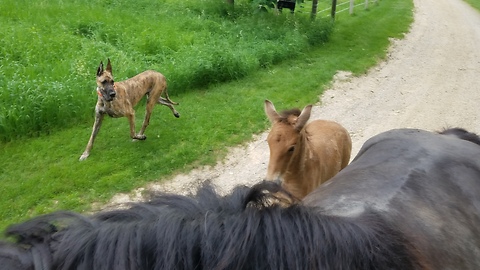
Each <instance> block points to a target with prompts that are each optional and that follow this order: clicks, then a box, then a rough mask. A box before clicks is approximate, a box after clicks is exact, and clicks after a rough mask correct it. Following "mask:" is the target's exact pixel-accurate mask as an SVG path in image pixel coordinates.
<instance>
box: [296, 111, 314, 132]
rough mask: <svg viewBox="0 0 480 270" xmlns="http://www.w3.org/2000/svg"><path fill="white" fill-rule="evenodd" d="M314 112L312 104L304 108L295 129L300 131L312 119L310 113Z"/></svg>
mask: <svg viewBox="0 0 480 270" xmlns="http://www.w3.org/2000/svg"><path fill="white" fill-rule="evenodd" d="M311 113H312V105H307V106H305V108H303V110H302V112H301V113H300V115H299V116H298V119H297V123H296V124H295V129H296V130H298V131H300V130H302V128H303V127H304V126H305V124H306V123H307V121H308V119H310V114H311Z"/></svg>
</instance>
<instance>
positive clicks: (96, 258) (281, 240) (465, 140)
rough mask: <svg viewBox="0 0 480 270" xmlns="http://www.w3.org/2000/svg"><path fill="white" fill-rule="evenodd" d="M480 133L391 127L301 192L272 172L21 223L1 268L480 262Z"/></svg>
mask: <svg viewBox="0 0 480 270" xmlns="http://www.w3.org/2000/svg"><path fill="white" fill-rule="evenodd" d="M479 142H480V139H479V138H478V136H476V135H475V134H473V133H468V132H467V131H465V130H462V129H450V130H447V131H444V132H443V133H440V134H438V133H430V132H426V131H421V130H408V129H402V130H393V131H389V132H386V133H383V134H380V135H378V136H376V137H374V138H372V139H370V140H368V141H367V142H366V143H365V145H364V146H363V148H362V149H361V150H360V153H359V154H358V156H357V157H356V158H355V159H354V161H353V162H352V163H351V164H350V165H348V166H347V167H346V168H345V169H343V170H342V171H341V172H340V173H338V174H337V175H336V176H335V177H334V178H332V179H331V180H330V181H328V182H326V183H325V184H324V185H322V186H320V187H319V188H318V189H316V190H315V191H313V192H312V193H311V194H310V195H308V196H307V197H305V199H304V200H303V202H301V203H299V204H294V205H291V206H287V207H281V206H278V205H277V204H275V203H272V202H271V198H270V196H272V194H277V193H278V192H279V191H280V187H279V186H277V184H275V183H271V182H262V183H260V184H258V185H255V186H253V187H252V188H248V187H237V188H236V189H234V191H233V192H232V193H231V194H229V195H227V196H224V197H222V196H219V195H218V194H217V193H216V192H215V191H214V189H213V188H212V187H211V186H210V185H204V186H203V187H201V188H199V190H198V191H197V194H195V195H192V196H180V195H171V194H170V195H169V194H163V195H159V196H156V197H154V198H153V199H152V200H150V201H149V202H147V203H138V204H136V205H133V206H132V207H131V208H130V209H125V210H115V211H108V212H103V213H97V214H95V215H93V216H83V215H79V214H76V213H71V212H57V213H53V214H48V215H44V216H40V217H36V218H34V219H32V220H29V221H27V222H24V223H22V224H18V225H13V226H11V227H10V228H8V229H7V231H6V234H7V236H8V237H9V239H10V241H5V242H3V243H0V267H1V268H2V269H327V270H328V269H332V270H333V269H359V270H360V269H362V270H364V269H382V270H383V269H402V270H405V269H435V270H437V269H480V146H479V145H478V143H479Z"/></svg>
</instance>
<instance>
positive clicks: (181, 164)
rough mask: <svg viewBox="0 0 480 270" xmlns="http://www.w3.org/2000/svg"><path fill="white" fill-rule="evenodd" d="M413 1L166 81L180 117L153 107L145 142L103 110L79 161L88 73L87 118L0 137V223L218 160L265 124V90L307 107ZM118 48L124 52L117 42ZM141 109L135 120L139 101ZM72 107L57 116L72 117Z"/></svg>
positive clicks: (73, 206)
mask: <svg viewBox="0 0 480 270" xmlns="http://www.w3.org/2000/svg"><path fill="white" fill-rule="evenodd" d="M307 4H308V3H307ZM412 8H413V4H412V1H410V0H409V1H406V0H405V1H393V0H382V1H379V5H378V6H374V7H371V8H370V9H369V10H367V11H363V10H362V11H361V12H356V13H355V15H354V16H349V15H348V13H342V14H339V15H338V16H337V21H336V26H335V30H334V32H333V33H332V36H331V38H330V41H329V42H328V43H326V44H323V45H317V46H314V47H312V48H310V49H309V50H307V51H303V52H299V53H298V54H297V55H296V56H295V57H294V58H292V59H289V60H284V61H282V62H280V63H277V64H276V65H274V64H270V65H268V66H266V67H265V68H264V69H259V70H258V71H256V72H254V73H251V74H249V75H246V76H245V77H243V78H239V79H236V80H233V81H230V82H224V83H220V82H217V83H214V84H210V85H208V86H204V87H197V88H195V91H184V92H182V91H178V89H176V88H173V87H172V88H171V89H170V91H171V92H170V93H171V97H172V99H174V100H175V101H178V102H180V105H179V106H177V110H178V111H179V112H180V113H181V118H179V119H176V118H174V117H173V116H172V115H171V113H170V111H169V110H168V109H167V108H166V107H160V106H159V107H157V108H156V109H155V110H154V112H153V115H152V119H151V123H150V126H149V128H148V129H147V131H146V135H147V137H148V139H147V140H146V141H142V142H132V141H131V140H130V139H129V136H128V123H127V120H126V119H125V118H120V119H110V118H107V119H105V122H104V125H103V126H102V129H101V131H100V133H99V136H98V137H97V140H96V143H95V145H94V148H93V150H92V153H91V156H90V157H89V158H88V159H87V160H86V161H83V162H79V161H78V158H79V156H80V154H81V153H82V152H83V150H84V148H85V146H86V143H87V140H88V137H89V136H90V132H91V125H92V123H93V106H94V103H95V100H96V96H95V93H94V91H93V89H91V88H92V84H93V81H92V80H93V78H91V79H92V80H90V82H84V84H85V87H84V89H75V91H86V92H87V94H86V96H87V97H88V102H85V104H83V106H85V107H88V111H89V113H88V114H89V117H88V120H84V121H76V120H75V121H72V122H73V124H72V125H71V126H70V127H69V128H63V129H61V130H59V131H56V132H51V133H50V134H44V133H40V134H39V137H36V138H30V139H22V140H13V141H10V142H6V143H3V144H1V145H0V147H1V148H0V162H1V164H2V166H1V167H0V183H1V184H0V192H1V194H2V196H1V198H0V217H1V221H0V227H1V228H4V227H5V226H7V225H8V224H11V223H14V222H19V221H22V220H25V219H27V218H29V217H31V216H34V215H39V214H42V213H46V212H50V211H54V210H58V209H69V210H75V211H88V210H90V209H91V206H92V204H93V203H100V204H101V203H104V202H106V201H107V200H109V199H110V198H111V196H112V195H114V194H115V193H118V192H128V191H131V190H132V189H134V188H136V187H140V186H142V185H145V184H146V183H148V182H153V181H161V180H164V179H168V178H169V177H171V176H173V175H174V174H176V173H179V172H187V171H189V170H191V169H192V168H195V167H197V166H199V165H204V164H214V163H215V162H216V161H217V160H220V159H222V158H223V157H224V156H225V154H226V149H227V147H229V146H234V145H238V144H241V143H244V142H245V141H248V140H250V139H251V138H252V134H256V133H260V132H262V131H264V130H265V129H266V128H267V127H268V121H267V120H266V117H265V116H264V112H263V100H264V99H267V98H268V99H270V100H272V101H273V102H274V103H275V105H276V107H277V108H278V109H283V108H290V107H303V106H305V105H306V104H308V103H314V102H317V101H318V95H319V94H321V92H322V91H323V89H325V87H327V86H328V85H329V84H330V81H331V79H332V76H333V75H334V74H335V72H336V71H337V70H351V71H353V72H354V73H356V74H361V73H363V72H365V71H366V70H367V69H368V68H369V67H371V66H372V65H374V64H375V63H377V62H378V61H379V60H380V59H383V58H384V57H385V54H386V48H387V47H388V44H389V41H388V38H391V37H395V38H399V37H402V35H403V33H405V32H406V31H407V30H408V27H409V24H410V23H411V21H412ZM92 16H93V15H92ZM92 44H93V43H92ZM97 46H98V45H97ZM97 48H98V47H97ZM92 50H93V49H92ZM115 55H116V57H120V56H119V54H118V52H117V53H115ZM99 58H101V57H99ZM96 60H97V59H95V61H96ZM95 61H94V60H91V61H90V60H88V63H87V61H86V62H85V63H83V64H85V68H86V69H87V66H95V68H96V65H98V63H96V62H95ZM196 61H201V59H198V60H196ZM115 63H117V66H115ZM118 63H122V64H118ZM125 63H128V64H129V65H127V66H125V65H123V64H125ZM113 65H114V70H115V72H116V75H117V78H125V77H128V76H130V75H131V73H132V72H133V71H135V72H136V69H137V67H136V63H135V62H133V60H131V62H130V61H126V60H124V59H122V58H121V57H120V60H117V61H114V62H113ZM67 70H68V72H70V70H69V69H67ZM159 70H161V69H159ZM59 78H60V77H59ZM54 83H64V81H61V82H57V81H55V80H52V84H54ZM2 87H3V86H2ZM42 87H43V86H42ZM2 89H3V88H2ZM62 89H63V88H62ZM61 98H64V97H61ZM70 98H72V97H70ZM66 99H68V97H66ZM137 111H138V113H137V123H138V125H140V124H141V121H142V117H143V111H144V108H143V106H142V105H141V106H140V107H139V108H137ZM75 113H78V112H73V113H72V114H68V113H67V114H65V115H62V117H65V118H67V119H73V118H70V117H73V116H74V115H75ZM48 120H49V119H46V123H48Z"/></svg>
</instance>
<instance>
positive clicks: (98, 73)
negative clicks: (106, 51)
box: [97, 61, 103, 77]
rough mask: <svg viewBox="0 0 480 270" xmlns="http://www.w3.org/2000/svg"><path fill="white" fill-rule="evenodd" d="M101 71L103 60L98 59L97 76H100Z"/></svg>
mask: <svg viewBox="0 0 480 270" xmlns="http://www.w3.org/2000/svg"><path fill="white" fill-rule="evenodd" d="M102 73H103V62H102V61H100V65H99V66H98V69H97V77H99V76H101V75H102Z"/></svg>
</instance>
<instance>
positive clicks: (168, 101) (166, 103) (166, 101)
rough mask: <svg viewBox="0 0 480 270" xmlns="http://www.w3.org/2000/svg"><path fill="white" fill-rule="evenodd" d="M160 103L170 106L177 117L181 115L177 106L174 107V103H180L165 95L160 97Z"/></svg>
mask: <svg viewBox="0 0 480 270" xmlns="http://www.w3.org/2000/svg"><path fill="white" fill-rule="evenodd" d="M158 104H161V105H164V106H167V107H168V108H170V110H171V111H172V113H173V115H174V116H175V117H177V118H179V117H180V114H179V113H178V112H177V110H175V107H173V105H174V104H178V103H176V102H172V101H171V100H169V99H165V98H163V97H160V98H159V99H158Z"/></svg>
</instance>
